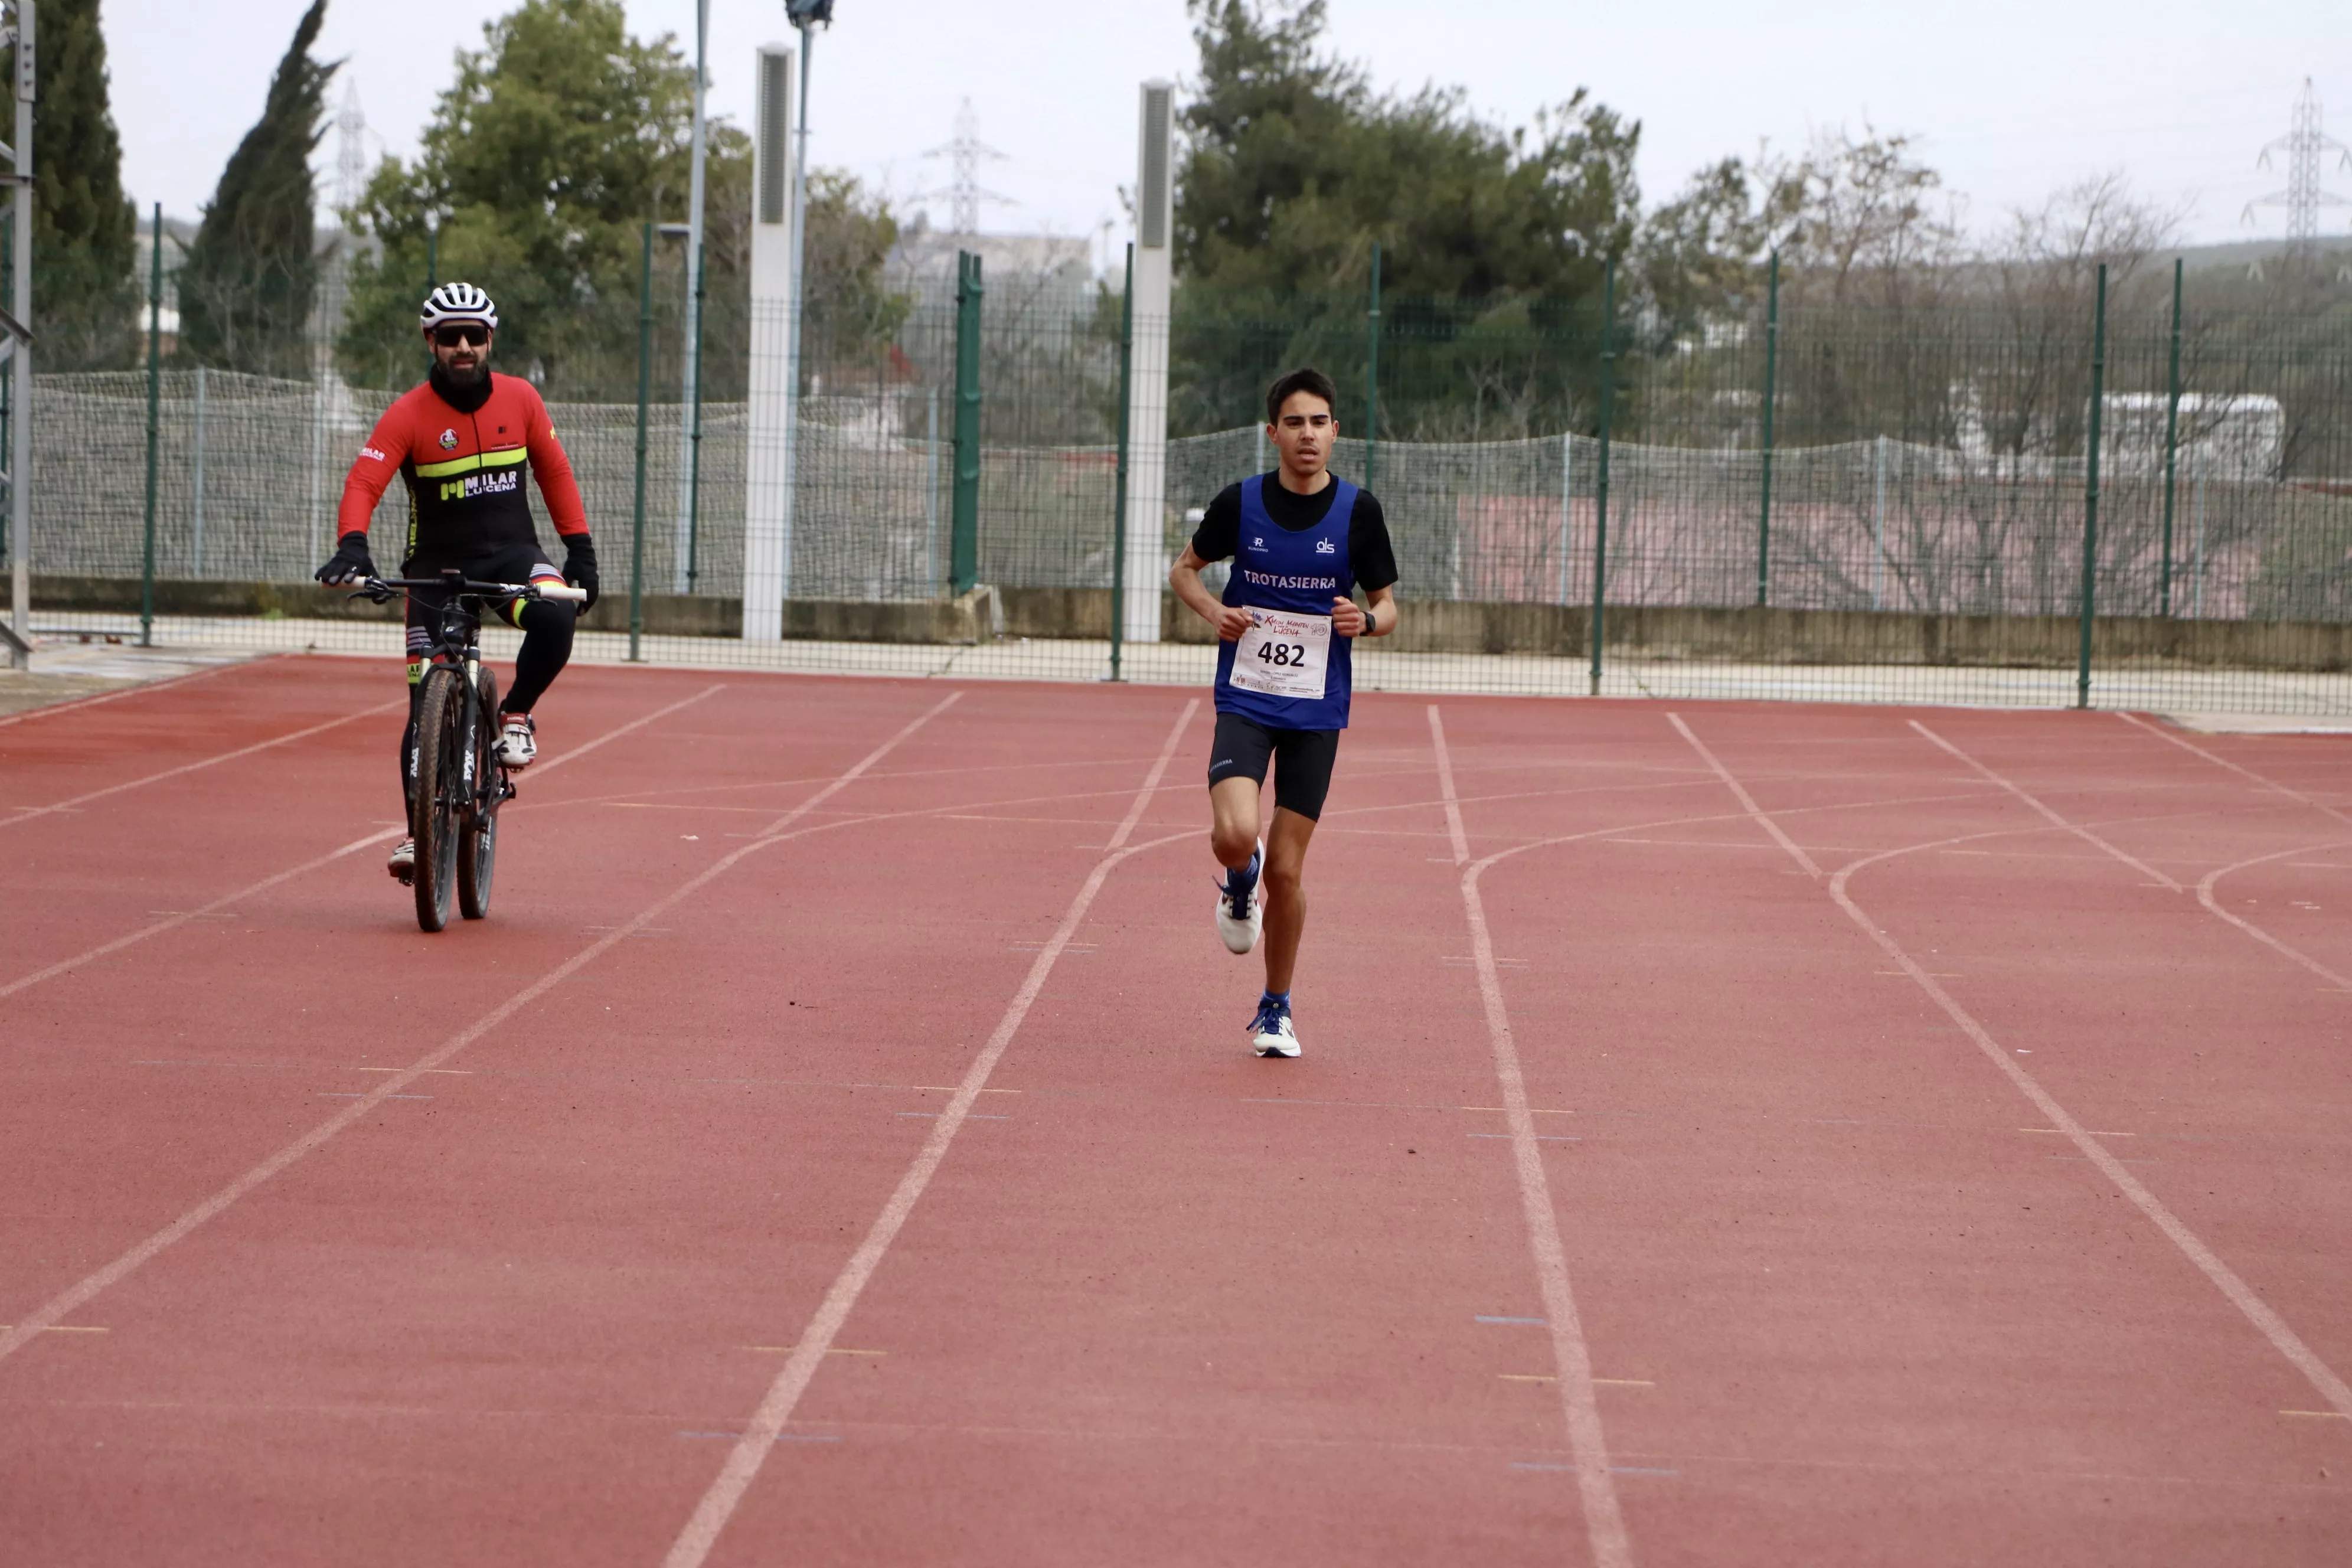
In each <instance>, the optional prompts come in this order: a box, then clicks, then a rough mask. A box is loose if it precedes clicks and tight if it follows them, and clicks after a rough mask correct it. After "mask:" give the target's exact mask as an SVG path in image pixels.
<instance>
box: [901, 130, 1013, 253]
mask: <svg viewBox="0 0 2352 1568" xmlns="http://www.w3.org/2000/svg"><path fill="white" fill-rule="evenodd" d="M923 156H924V157H926V158H945V159H946V160H947V161H948V184H947V186H946V188H945V189H942V190H936V191H924V192H922V193H920V194H919V195H918V196H917V198H916V199H917V200H919V201H937V200H939V199H940V198H942V197H944V198H945V199H946V201H947V204H948V226H949V229H950V232H952V233H955V234H978V233H979V232H980V204H981V203H982V202H996V203H999V204H1001V205H1005V206H1017V205H1020V204H1018V203H1016V202H1015V201H1013V198H1012V197H1011V196H1001V195H997V194H996V193H995V192H994V191H988V190H982V188H981V184H980V163H981V160H982V159H983V158H993V159H995V160H996V161H997V162H999V163H1003V161H1004V154H1003V153H1000V152H998V151H997V150H996V149H995V148H993V147H991V146H989V145H988V144H987V143H986V142H982V140H981V139H980V116H979V114H978V113H977V112H976V111H974V110H973V109H972V107H971V99H969V98H967V99H965V100H963V103H962V105H961V107H960V108H958V109H957V110H956V118H955V140H954V141H952V142H949V143H948V144H947V145H946V146H944V147H934V148H932V149H931V150H930V151H929V152H928V153H924V154H923Z"/></svg>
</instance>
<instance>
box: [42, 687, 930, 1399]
mask: <svg viewBox="0 0 2352 1568" xmlns="http://www.w3.org/2000/svg"><path fill="white" fill-rule="evenodd" d="M961 695H962V693H961V692H951V693H950V694H949V696H948V697H947V699H946V700H944V701H942V702H940V703H938V704H936V705H935V706H933V707H932V708H930V709H929V710H927V711H925V712H924V713H923V714H922V715H921V716H920V717H919V718H917V719H914V720H913V721H909V722H908V724H906V725H905V726H904V727H902V728H901V729H900V730H899V731H898V733H896V734H894V735H892V736H891V737H890V738H889V739H888V740H887V741H885V742H882V743H881V744H880V745H879V746H877V747H876V748H875V749H874V750H873V751H871V752H867V753H866V756H865V757H864V758H863V759H862V760H861V761H859V762H858V763H856V764H855V765H854V766H852V767H851V768H850V769H849V771H848V772H846V773H842V774H840V775H838V776H837V777H835V779H834V781H833V782H832V783H831V784H827V785H825V787H824V788H823V789H821V790H819V791H817V793H816V794H814V795H811V796H810V797H809V798H808V799H807V800H805V801H803V802H802V803H801V804H800V805H796V806H794V807H793V809H792V810H791V811H789V812H786V813H785V814H784V815H783V816H780V817H778V818H777V819H776V820H775V821H774V822H773V823H772V824H770V825H769V832H768V834H767V835H766V836H765V837H762V838H761V839H760V840H759V841H758V842H756V843H751V844H746V845H744V846H743V847H741V848H740V849H737V850H734V851H732V852H730V854H727V855H725V856H723V857H721V858H719V859H718V860H717V861H715V862H713V863H712V864H711V865H710V866H709V868H706V869H704V870H702V871H700V872H698V873H697V874H696V875H695V876H693V877H691V878H689V879H688V880H687V881H686V882H684V883H683V884H681V885H680V886H679V887H678V888H677V889H676V890H675V891H672V892H670V893H668V894H666V895H665V896H663V897H662V898H660V899H658V900H655V901H654V902H653V903H652V904H651V905H649V906H647V907H646V910H644V911H643V912H642V913H640V914H639V915H638V916H637V917H636V918H635V920H633V921H630V922H629V923H628V924H627V925H626V926H624V927H622V928H621V929H619V930H617V931H612V932H610V933H609V934H607V935H605V936H603V937H600V938H598V939H597V940H596V941H595V942H591V943H590V944H589V945H588V946H586V947H584V948H583V949H581V950H580V951H579V952H576V953H574V954H572V956H571V957H570V958H568V959H565V960H564V961H563V962H562V963H559V964H557V965H556V966H555V967H554V968H553V969H551V970H549V971H548V972H547V973H545V974H542V975H541V976H540V977H539V978H538V979H537V980H534V981H532V982H531V983H530V984H528V985H526V986H524V987H523V988H522V989H521V990H520V991H518V992H516V993H515V994H513V995H511V996H509V997H508V998H507V999H506V1000H505V1001H504V1002H501V1003H499V1005H497V1006H496V1007H493V1008H492V1009H490V1011H489V1012H488V1013H486V1014H484V1015H483V1016H481V1017H479V1018H478V1019H476V1020H475V1021H474V1022H473V1023H471V1024H468V1025H467V1026H466V1027H465V1028H463V1029H461V1030H459V1031H458V1032H457V1034H455V1035H453V1036H451V1037H449V1038H448V1039H447V1040H446V1041H445V1042H443V1043H442V1044H441V1045H440V1046H438V1047H435V1048H434V1049H433V1050H432V1051H430V1052H428V1053H427V1054H426V1055H425V1056H423V1057H421V1058H418V1059H417V1060H416V1061H415V1062H413V1063H411V1064H410V1065H409V1066H407V1067H406V1068H402V1069H401V1070H400V1071H398V1072H396V1073H393V1074H390V1075H388V1076H387V1077H386V1078H385V1079H383V1081H382V1082H381V1083H379V1084H377V1085H376V1086H375V1087H374V1088H373V1089H369V1090H367V1091H366V1093H365V1094H363V1095H362V1096H361V1097H360V1098H359V1099H357V1100H353V1101H352V1103H351V1104H350V1105H348V1106H346V1107H345V1108H344V1109H343V1110H339V1111H337V1112H336V1113H335V1114H334V1115H333V1116H331V1117H329V1118H328V1119H327V1120H326V1121H322V1122H320V1123H319V1125H318V1126H316V1127H313V1128H312V1129H311V1130H310V1131H308V1132H306V1133H304V1134H303V1135H302V1136H301V1137H299V1138H297V1139H296V1140H295V1141H294V1142H291V1143H289V1144H287V1145H286V1146H285V1147H284V1148H282V1149H280V1150H278V1152H276V1153H274V1154H272V1155H270V1156H269V1158H268V1159H266V1160H264V1161H262V1162H261V1163H259V1164H257V1165H256V1166H254V1167H253V1168H252V1169H251V1170H249V1171H247V1172H246V1173H245V1174H243V1175H241V1176H239V1177H237V1178H236V1180H235V1181H233V1182H231V1183H229V1184H228V1185H226V1186H225V1187H223V1188H221V1189H220V1190H219V1191H218V1192H216V1193H215V1194H212V1196H210V1197H208V1198H206V1199H205V1200H204V1201H203V1202H202V1203H200V1204H198V1205H195V1206H194V1208H192V1209H189V1210H188V1211H187V1212H186V1213H185V1214H183V1215H181V1216H180V1217H179V1218H177V1219H175V1220H173V1222H172V1223H171V1224H170V1225H167V1226H164V1227H163V1229H161V1230H159V1231H157V1232H155V1233H154V1234H153V1235H152V1236H150V1237H147V1238H146V1239H145V1240H143V1241H142V1242H140V1243H139V1244H138V1245H137V1246H135V1247H131V1249H130V1250H129V1251H127V1252H125V1253H123V1254H122V1255H121V1256H120V1257H118V1258H115V1259H114V1260H113V1261H112V1262H110V1263H109V1264H107V1265H106V1266H105V1267H104V1268H100V1269H99V1270H97V1271H96V1272H95V1273H92V1274H89V1275H86V1276H84V1277H83V1278H82V1279H79V1280H77V1281H75V1282H74V1283H73V1284H72V1285H69V1286H68V1287H67V1288H66V1289H64V1290H62V1291H59V1292H58V1294H57V1295H55V1296H53V1297H51V1298H50V1299H49V1300H47V1301H46V1302H44V1303H42V1304H41V1305H40V1306H39V1307H38V1308H36V1309H35V1310H34V1311H33V1312H32V1313H31V1314H30V1315H29V1316H28V1317H26V1318H25V1319H24V1320H23V1321H19V1322H18V1323H17V1324H16V1327H14V1328H12V1329H10V1330H8V1331H6V1332H5V1333H0V1361H5V1360H6V1359H7V1358H8V1357H9V1356H11V1355H14V1354H15V1353H16V1352H17V1351H19V1350H22V1349H23V1348H24V1347H25V1345H26V1343H28V1342H30V1341H31V1340H32V1339H33V1337H34V1336H35V1335H36V1334H37V1333H39V1332H40V1331H42V1330H43V1329H45V1328H47V1327H48V1326H49V1325H50V1324H52V1323H55V1322H57V1321H58V1320H59V1319H61V1318H63V1317H65V1316H66V1314H68V1312H71V1311H72V1310H74V1309H75V1308H77V1307H79V1306H80V1305H82V1304H83V1303H84V1302H86V1301H88V1300H89V1299H90V1298H92V1297H93V1296H96V1295H97V1294H99V1293H100V1291H102V1290H104V1289H107V1288H109V1287H110V1286H112V1285H114V1284H116V1283H118V1282H119V1281H121V1279H124V1278H125V1277H126V1276H128V1275H130V1274H131V1273H132V1272H133V1271H134V1270H136V1269H137V1268H140V1267H141V1266H142V1265H143V1264H145V1263H146V1262H147V1261H148V1260H149V1259H151V1258H154V1257H155V1256H156V1255H157V1254H158V1253H160V1252H162V1251H163V1250H164V1249H165V1248H166V1247H170V1246H172V1245H173V1243H174V1242H177V1241H179V1240H181V1239H182V1238H184V1237H186V1236H187V1235H188V1234H189V1233H190V1232H192V1231H194V1230H195V1229H197V1228H198V1227H199V1226H203V1225H204V1224H205V1222H207V1221H208V1220H211V1219H213V1218H215V1216H217V1215H220V1214H221V1213H222V1212H224V1211H225V1210H226V1209H227V1208H229V1207H230V1205H234V1204H235V1203H236V1201H237V1200H238V1199H239V1198H242V1197H243V1196H245V1195H246V1194H247V1193H249V1192H251V1191H253V1190H254V1189H255V1188H256V1187H258V1186H260V1185H262V1184H264V1183H266V1182H268V1180H269V1179H270V1178H271V1177H272V1176H275V1175H277V1174H278V1173H279V1172H280V1171H283V1170H285V1169H286V1168H287V1167H288V1166H289V1165H291V1164H293V1163H295V1162H296V1161H298V1160H299V1159H301V1158H302V1157H303V1156H304V1155H305V1154H308V1153H310V1152H312V1151H313V1150H316V1149H318V1148H320V1146H321V1145H323V1144H325V1143H326V1142H328V1141H329V1140H330V1139H331V1138H333V1137H334V1136H335V1134H337V1133H338V1132H341V1131H343V1130H344V1129H345V1128H347V1127H349V1126H351V1125H352V1123H353V1122H355V1121H359V1120H360V1119H361V1118H362V1117H364V1116H366V1115H367V1114H368V1113H369V1112H370V1111H372V1110H375V1108H376V1107H377V1106H379V1105H382V1104H383V1102H384V1101H385V1100H390V1099H393V1098H394V1097H395V1096H397V1095H399V1094H400V1093H401V1091H402V1090H404V1089H407V1088H408V1086H409V1085H410V1084H412V1083H415V1081H416V1080H417V1079H421V1078H423V1077H424V1076H425V1074H427V1073H429V1072H431V1071H432V1070H433V1069H434V1068H438V1067H442V1066H444V1065H446V1063H447V1062H448V1060H449V1058H452V1057H454V1056H456V1055H457V1053H458V1052H460V1051H462V1050H464V1049H465V1048H466V1047H467V1046H470V1045H472V1044H473V1043H474V1042H475V1041H476V1040H478V1039H480V1038H481V1037H483V1036H484V1035H487V1034H488V1033H489V1032H490V1031H491V1030H493V1029H495V1028H497V1027H498V1026H499V1025H500V1024H502V1023H504V1022H506V1020H507V1019H509V1018H510V1017H512V1016H514V1015H515V1014H517V1013H519V1012H520V1011H521V1010H522V1009H523V1008H525V1007H527V1006H529V1005H530V1004H531V1003H533V1002H536V1001H537V1000H539V998H541V996H544V995H545V994H547V993H548V992H550V991H552V990H553V989H554V988H555V987H556V986H558V985H561V984H562V983H563V982H564V981H566V980H568V979H570V978H571V977H572V975H574V974H577V973H580V971H581V970H583V969H585V968H586V967H587V966H588V965H589V964H591V963H594V962H595V961H596V960H597V959H598V958H600V957H602V956H603V955H604V953H606V952H610V951H611V950H612V949H613V948H614V947H615V946H617V945H618V944H619V943H620V942H622V941H623V940H624V939H625V938H626V937H627V935H628V933H629V932H630V931H634V930H635V929H636V928H637V927H639V926H641V925H644V924H646V923H647V922H648V921H653V920H656V919H657V918H658V917H659V916H661V915H662V914H663V913H664V912H665V911H667V910H670V909H672V908H674V907H675V906H677V904H678V903H679V902H681V901H682V900H685V899H687V898H688V897H690V896H692V895H693V894H694V893H696V892H698V891H699V890H700V889H702V888H703V887H705V886H707V885H708V884H709V883H710V882H711V881H712V880H714V879H717V878H718V877H719V876H720V875H722V874H723V873H725V872H726V871H727V870H729V869H730V868H732V867H733V866H734V865H735V864H736V863H737V862H738V861H740V860H741V859H742V858H744V857H745V856H747V855H750V854H752V853H753V852H754V851H757V850H760V849H764V848H766V847H768V846H769V845H771V844H775V843H778V842H781V841H782V839H784V838H786V837H793V835H792V834H791V833H790V832H789V831H788V830H789V829H790V828H791V827H792V825H793V823H795V822H797V821H799V820H800V819H801V818H802V817H803V816H806V815H807V814H808V813H809V812H810V811H812V810H814V808H815V807H816V806H817V805H819V804H820V803H821V802H823V801H824V800H825V799H826V798H827V797H828V796H831V795H835V794H836V793H838V792H839V791H841V790H843V789H845V788H846V787H847V786H848V785H850V784H853V783H855V782H856V780H857V778H858V777H859V776H860V775H861V774H863V773H865V772H866V769H867V768H869V767H872V766H873V765H874V764H875V763H877V762H879V761H881V760H882V759H883V758H884V757H886V756H887V755H888V754H889V753H890V752H891V751H893V750H894V749H895V748H896V747H897V746H898V744H899V742H903V741H905V740H906V739H907V738H908V736H910V735H912V734H913V733H914V732H915V731H917V730H919V729H921V728H922V727H923V726H924V725H925V724H927V723H929V721H931V720H933V719H935V718H937V717H938V716H939V715H940V714H941V713H943V712H945V711H946V710H948V708H949V707H950V705H952V704H953V703H954V702H955V701H956V700H957V699H958V698H959V697H961ZM647 717H648V718H650V717H652V715H648V716H647ZM584 749H585V748H583V750H584ZM811 831H817V830H816V829H812V830H811Z"/></svg>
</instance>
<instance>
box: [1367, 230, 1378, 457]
mask: <svg viewBox="0 0 2352 1568" xmlns="http://www.w3.org/2000/svg"><path fill="white" fill-rule="evenodd" d="M1364 337H1365V350H1364V488H1365V489H1371V488H1372V477H1373V472H1374V470H1375V468H1377V466H1378V461H1379V458H1380V447H1381V242H1380V241H1379V240H1377V239H1376V240H1374V241H1372V304H1371V309H1370V310H1369V311H1368V312H1366V314H1365V317H1364Z"/></svg>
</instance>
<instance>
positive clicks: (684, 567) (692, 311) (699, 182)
mask: <svg viewBox="0 0 2352 1568" xmlns="http://www.w3.org/2000/svg"><path fill="white" fill-rule="evenodd" d="M709 44H710V0H695V6H694V133H693V142H692V151H691V153H689V155H688V166H687V196H686V234H687V241H686V354H685V361H684V363H682V364H681V365H680V367H679V379H678V388H677V400H678V403H679V404H680V405H682V412H683V413H684V414H685V416H686V417H685V418H684V419H683V420H682V421H681V422H680V424H679V426H678V432H677V535H678V539H679V541H680V542H681V544H682V546H683V548H681V549H680V551H679V552H678V553H677V559H676V562H675V563H674V565H673V567H672V571H671V578H672V582H671V584H670V591H671V592H672V593H676V594H690V593H692V592H694V587H695V584H694V565H695V537H694V536H695V532H696V526H697V523H698V521H699V520H698V518H697V517H696V515H695V511H696V507H697V505H698V501H699V500H700V498H699V497H698V495H697V494H696V484H695V480H696V479H697V477H698V469H699V468H700V465H699V464H698V463H697V462H696V460H695V459H696V458H697V456H698V445H699V443H700V441H701V439H702V395H701V394H702V299H703V287H702V208H703V202H702V197H703V166H704V163H706V162H707V154H708V152H709V137H708V135H707V133H706V132H707V126H706V122H705V119H704V115H703V100H704V88H705V85H706V84H707V83H708V82H709V79H710V72H709ZM668 228H669V226H668V225H664V226H663V230H664V232H665V233H667V231H668Z"/></svg>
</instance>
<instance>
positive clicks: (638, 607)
mask: <svg viewBox="0 0 2352 1568" xmlns="http://www.w3.org/2000/svg"><path fill="white" fill-rule="evenodd" d="M645 247H646V253H645V260H644V261H643V262H642V263H641V264H640V265H639V269H638V274H637V506H636V515H635V518H634V520H633V521H631V522H630V524H629V662H630V663H631V664H637V663H640V662H642V661H643V655H642V654H641V652H640V651H639V644H640V643H641V641H642V640H643V638H644V637H645V633H646V593H645V579H646V405H647V404H648V403H650V402H651V401H652V398H653V385H654V226H653V224H652V222H651V221H650V220H648V221H647V222H646V226H645Z"/></svg>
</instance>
